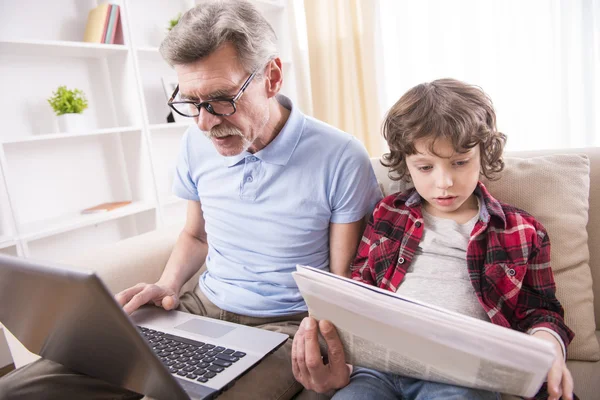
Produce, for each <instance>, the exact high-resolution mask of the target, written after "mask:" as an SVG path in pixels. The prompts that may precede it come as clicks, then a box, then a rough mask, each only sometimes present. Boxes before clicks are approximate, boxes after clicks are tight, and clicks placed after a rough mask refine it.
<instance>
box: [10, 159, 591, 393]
mask: <svg viewBox="0 0 600 400" xmlns="http://www.w3.org/2000/svg"><path fill="white" fill-rule="evenodd" d="M580 154H584V155H587V157H585V156H579V155H580ZM588 160H589V161H588ZM372 161H373V166H374V168H375V170H376V174H377V177H378V180H379V181H380V183H381V186H382V189H383V190H384V193H385V194H389V193H391V192H394V191H398V190H400V189H402V188H403V185H401V184H400V183H398V182H393V181H391V180H389V178H388V177H387V170H386V169H385V168H384V167H382V166H381V164H380V163H379V161H378V160H376V159H373V160H372ZM506 162H507V166H506V169H505V172H504V173H503V174H502V179H500V180H499V181H496V182H492V183H489V184H487V186H488V188H489V189H490V190H491V192H492V194H494V195H495V196H496V197H497V198H499V199H500V200H504V201H506V202H509V203H512V204H514V205H516V206H518V207H521V208H524V209H526V210H527V211H529V212H530V213H531V214H533V215H534V216H536V217H537V218H538V219H540V220H541V222H542V223H543V224H544V225H545V226H546V228H547V229H548V232H549V234H550V239H551V242H552V249H553V250H552V259H553V263H552V264H553V269H554V271H555V276H556V281H557V295H558V297H559V299H560V300H561V302H562V303H563V305H564V306H565V309H566V319H567V323H568V324H569V325H570V326H571V328H572V329H574V330H575V332H576V334H577V337H576V339H575V340H576V342H574V343H573V344H572V346H570V347H569V360H568V365H569V367H570V369H571V371H572V372H573V375H574V379H575V385H576V393H577V394H578V395H579V397H580V398H581V399H583V400H585V399H590V400H591V399H597V398H599V396H600V395H599V393H600V379H598V378H600V361H599V360H600V348H599V346H598V340H599V338H600V335H599V331H597V330H596V326H600V181H599V179H600V148H588V149H575V150H573V149H571V150H564V151H562V150H553V151H538V152H529V153H512V154H507V157H506ZM590 172H591V173H590ZM588 194H589V202H588ZM588 205H589V207H588ZM588 209H589V222H588ZM594 210H595V211H594ZM586 225H587V230H586ZM178 232H179V227H171V228H163V229H161V230H157V231H154V232H151V233H147V234H144V235H140V236H136V237H133V238H130V239H127V240H124V241H122V242H119V243H117V244H114V245H112V246H109V247H106V248H102V249H98V250H94V251H87V252H84V253H79V254H67V255H65V257H64V260H63V262H64V263H66V264H70V265H73V266H78V267H82V268H88V269H93V270H95V271H97V273H98V274H99V275H100V277H101V278H102V279H104V281H105V282H106V284H107V285H108V287H109V288H110V289H111V291H113V292H115V293H116V292H118V291H120V290H122V289H124V288H126V287H129V286H131V285H133V284H135V283H138V282H142V281H145V282H153V281H156V280H157V279H158V277H159V276H160V274H161V272H162V269H163V267H164V265H165V263H166V261H167V258H168V257H169V254H170V252H171V248H172V246H173V244H174V242H175V240H176V239H177V235H178ZM588 248H589V252H588ZM588 255H589V258H588ZM588 264H589V267H588ZM592 277H593V283H592ZM195 279H196V277H194V278H193V279H192V280H190V282H188V283H187V284H186V287H185V289H190V288H191V287H192V286H193V284H194V281H195ZM594 295H595V296H594ZM7 340H8V343H9V347H10V350H11V353H12V357H13V360H14V363H15V365H16V366H17V367H19V366H22V365H24V364H26V363H28V362H31V361H32V360H33V359H35V358H36V356H35V355H32V354H31V353H29V352H28V351H27V350H26V349H24V348H23V346H22V345H21V344H20V343H19V342H18V341H17V340H16V339H15V338H14V337H13V336H11V335H10V333H8V332H7ZM305 394H306V393H305ZM301 397H304V396H301Z"/></svg>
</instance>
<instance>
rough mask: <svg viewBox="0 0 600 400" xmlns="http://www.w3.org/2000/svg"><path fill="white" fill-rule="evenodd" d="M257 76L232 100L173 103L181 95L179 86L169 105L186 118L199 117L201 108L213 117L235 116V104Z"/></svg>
mask: <svg viewBox="0 0 600 400" xmlns="http://www.w3.org/2000/svg"><path fill="white" fill-rule="evenodd" d="M255 75H256V72H254V73H253V74H251V75H250V76H249V77H248V79H246V82H244V84H243V85H242V87H241V88H240V91H239V92H238V93H237V94H236V95H235V96H234V97H232V98H230V99H228V98H215V99H210V100H206V101H203V102H201V103H196V102H195V101H191V100H184V101H173V100H175V96H177V93H179V85H177V87H176V88H175V91H174V92H173V94H172V95H171V98H170V99H169V101H168V102H167V104H168V105H169V107H171V108H172V109H173V111H175V112H176V113H177V114H179V115H182V116H184V117H192V118H193V117H197V116H199V115H200V109H201V108H204V109H205V110H206V111H208V112H209V113H211V114H212V115H216V116H219V117H228V116H230V115H233V114H235V112H236V111H237V108H236V106H235V103H236V101H238V100H239V99H240V97H242V94H244V90H246V88H247V87H248V85H250V82H252V78H254V76H255Z"/></svg>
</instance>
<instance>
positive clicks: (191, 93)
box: [174, 47, 247, 99]
mask: <svg viewBox="0 0 600 400" xmlns="http://www.w3.org/2000/svg"><path fill="white" fill-rule="evenodd" d="M174 69H175V73H176V74H177V80H178V82H179V90H180V92H181V95H182V97H189V98H204V99H206V98H211V97H215V96H214V95H215V94H225V93H228V92H231V91H234V90H237V89H239V86H240V85H241V84H242V83H243V80H244V79H245V78H247V76H246V75H247V73H246V71H244V69H243V67H242V65H241V63H240V61H239V58H238V56H237V53H236V52H235V50H234V49H232V48H229V47H221V48H219V49H218V50H217V51H215V52H214V53H212V54H211V55H209V56H208V57H205V58H203V59H200V60H197V61H195V62H192V63H188V64H179V65H175V66H174Z"/></svg>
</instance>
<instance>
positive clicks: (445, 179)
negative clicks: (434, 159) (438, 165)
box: [436, 171, 453, 189]
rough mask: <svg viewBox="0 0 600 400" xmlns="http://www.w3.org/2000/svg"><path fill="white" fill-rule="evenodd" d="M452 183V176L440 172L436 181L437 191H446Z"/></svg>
mask: <svg viewBox="0 0 600 400" xmlns="http://www.w3.org/2000/svg"><path fill="white" fill-rule="evenodd" d="M452 183H453V179H452V174H450V173H448V172H446V171H440V173H439V174H438V176H437V179H436V185H437V187H438V189H448V188H449V187H452Z"/></svg>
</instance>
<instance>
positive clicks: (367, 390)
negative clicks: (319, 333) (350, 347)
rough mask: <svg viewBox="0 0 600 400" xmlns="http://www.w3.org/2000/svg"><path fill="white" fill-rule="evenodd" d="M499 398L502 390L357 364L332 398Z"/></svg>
mask: <svg viewBox="0 0 600 400" xmlns="http://www.w3.org/2000/svg"><path fill="white" fill-rule="evenodd" d="M364 399H377V400H397V399H402V400H433V399H448V400H475V399H477V400H499V399H500V395H499V394H498V393H493V392H488V391H486V390H479V389H469V388H465V387H461V386H453V385H447V384H443V383H435V382H428V381H423V380H420V379H413V378H407V377H403V376H399V375H393V374H386V373H383V372H379V371H375V370H373V369H368V368H361V367H354V370H353V372H352V375H351V376H350V383H349V384H348V385H347V386H346V387H344V388H342V389H340V390H338V391H337V393H336V394H335V395H334V396H333V399H332V400H364Z"/></svg>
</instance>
